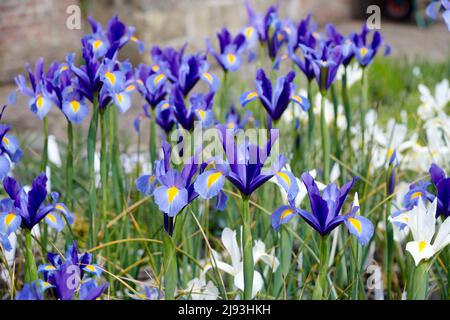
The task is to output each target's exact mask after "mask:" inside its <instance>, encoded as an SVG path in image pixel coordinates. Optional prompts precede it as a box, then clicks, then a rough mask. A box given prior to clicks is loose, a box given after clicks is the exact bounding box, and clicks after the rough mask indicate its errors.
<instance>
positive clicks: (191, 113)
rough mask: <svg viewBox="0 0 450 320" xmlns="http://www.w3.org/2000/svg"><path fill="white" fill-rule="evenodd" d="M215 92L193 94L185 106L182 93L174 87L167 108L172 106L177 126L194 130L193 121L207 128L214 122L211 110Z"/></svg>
mask: <svg viewBox="0 0 450 320" xmlns="http://www.w3.org/2000/svg"><path fill="white" fill-rule="evenodd" d="M214 95H215V92H214V91H212V92H209V93H199V94H194V95H192V96H191V97H190V99H189V103H190V105H189V106H187V105H186V104H185V99H184V97H183V93H182V91H181V90H180V89H179V88H178V87H176V86H174V87H173V88H172V94H171V95H170V100H169V107H170V106H173V113H174V116H175V119H176V120H177V122H178V124H179V125H180V126H181V127H183V128H184V129H186V130H189V131H190V130H193V129H194V122H195V120H198V121H201V122H202V123H204V124H205V125H206V126H209V125H210V124H211V123H212V121H213V120H214V113H213V110H212V107H213V100H214Z"/></svg>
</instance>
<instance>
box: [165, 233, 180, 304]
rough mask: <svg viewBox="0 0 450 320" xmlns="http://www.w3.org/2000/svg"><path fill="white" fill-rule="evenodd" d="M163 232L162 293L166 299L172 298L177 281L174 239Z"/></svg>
mask: <svg viewBox="0 0 450 320" xmlns="http://www.w3.org/2000/svg"><path fill="white" fill-rule="evenodd" d="M174 229H175V228H174ZM174 232H176V231H174ZM163 233H164V235H163V266H164V295H165V298H166V300H173V299H174V297H175V289H176V287H177V282H178V273H177V272H178V270H177V255H176V246H175V243H174V239H173V238H172V237H171V236H170V235H169V234H168V233H167V232H163Z"/></svg>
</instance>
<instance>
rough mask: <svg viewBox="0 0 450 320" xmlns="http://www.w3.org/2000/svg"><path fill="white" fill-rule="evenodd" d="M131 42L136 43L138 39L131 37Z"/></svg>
mask: <svg viewBox="0 0 450 320" xmlns="http://www.w3.org/2000/svg"><path fill="white" fill-rule="evenodd" d="M131 41H134V42H138V41H139V39H138V37H136V36H132V37H131Z"/></svg>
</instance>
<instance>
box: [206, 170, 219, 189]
mask: <svg viewBox="0 0 450 320" xmlns="http://www.w3.org/2000/svg"><path fill="white" fill-rule="evenodd" d="M220 177H222V172H215V173H213V174H211V175H210V176H209V177H208V179H207V180H206V185H207V187H208V189H209V188H211V186H212V185H213V184H214V183H216V181H217V180H219V178H220Z"/></svg>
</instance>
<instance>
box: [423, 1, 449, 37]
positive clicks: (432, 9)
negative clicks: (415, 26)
mask: <svg viewBox="0 0 450 320" xmlns="http://www.w3.org/2000/svg"><path fill="white" fill-rule="evenodd" d="M441 8H443V9H444V12H443V13H442V17H443V18H444V21H445V24H446V25H447V28H448V31H450V1H449V0H435V1H432V2H431V3H430V4H429V5H428V6H427V9H426V14H427V15H428V16H429V17H430V18H431V19H433V20H436V19H437V15H438V13H439V11H440V10H441Z"/></svg>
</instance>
